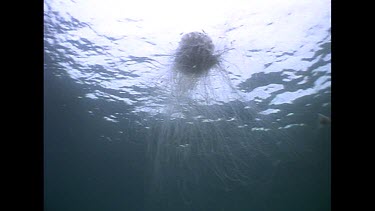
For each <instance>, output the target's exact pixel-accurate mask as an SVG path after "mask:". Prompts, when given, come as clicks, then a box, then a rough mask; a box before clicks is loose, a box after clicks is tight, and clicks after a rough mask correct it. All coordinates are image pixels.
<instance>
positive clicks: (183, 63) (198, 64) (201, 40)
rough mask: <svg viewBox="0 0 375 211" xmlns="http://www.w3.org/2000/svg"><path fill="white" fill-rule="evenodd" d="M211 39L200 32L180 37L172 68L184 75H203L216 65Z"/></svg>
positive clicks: (216, 57) (216, 60)
mask: <svg viewBox="0 0 375 211" xmlns="http://www.w3.org/2000/svg"><path fill="white" fill-rule="evenodd" d="M214 50H215V46H214V44H213V42H212V39H211V38H210V37H209V36H208V35H207V34H205V33H202V32H190V33H187V34H185V35H183V36H182V38H181V41H180V43H179V46H178V48H177V50H176V54H175V58H174V68H175V69H176V70H177V71H180V72H182V73H184V74H203V73H207V72H208V71H209V70H210V69H211V68H213V67H214V66H215V65H217V64H218V57H219V55H217V54H215V53H214Z"/></svg>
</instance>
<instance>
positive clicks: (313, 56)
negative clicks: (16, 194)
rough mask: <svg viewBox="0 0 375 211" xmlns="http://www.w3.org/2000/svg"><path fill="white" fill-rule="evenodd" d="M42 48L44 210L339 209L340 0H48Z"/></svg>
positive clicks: (45, 10) (45, 4)
mask: <svg viewBox="0 0 375 211" xmlns="http://www.w3.org/2000/svg"><path fill="white" fill-rule="evenodd" d="M177 2H178V3H177ZM191 11H194V15H192V14H193V13H192V12H191ZM190 32H199V34H204V35H207V36H208V37H209V38H206V37H205V36H204V37H205V38H204V39H206V40H207V39H208V40H210V39H211V40H212V44H213V46H211V44H210V45H209V52H210V53H212V54H213V55H220V56H218V57H217V58H218V60H217V62H214V63H212V64H211V63H210V64H209V65H206V66H205V67H207V68H206V69H207V70H205V71H204V74H197V75H191V74H190V75H189V74H184V73H183V72H182V69H183V67H185V66H186V65H189V62H190V61H193V60H191V58H190V60H187V62H186V63H183V65H184V66H181V65H176V61H180V60H177V59H175V58H178V57H177V55H178V49H181V45H182V43H183V42H181V39H182V38H183V36H184V35H186V34H188V33H190ZM44 52H45V53H44V108H45V111H44V206H45V210H137V211H138V210H139V211H142V210H145V211H148V210H256V211H257V210H330V206H331V201H330V197H331V130H330V119H329V117H330V113H331V3H330V1H328V0H318V1H310V0H306V1H297V0H295V1H294V0H288V1H287V0H277V1H271V0H269V1H255V0H254V1H246V3H245V2H244V1H230V2H225V1H223V3H214V1H207V2H199V1H189V2H188V1H186V2H183V1H181V2H179V1H176V2H175V1H145V0H143V1H137V2H130V1H116V0H110V1H96V0H85V1H58V0H47V1H45V3H44ZM192 52H194V54H193V55H196V52H197V51H192ZM199 52H200V51H199ZM215 58H216V57H215ZM201 61H204V62H206V60H201ZM210 61H211V60H210ZM215 61H216V60H215ZM190 67H191V68H196V67H199V66H197V65H195V64H192V65H191V66H190ZM194 70H195V69H194Z"/></svg>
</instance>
